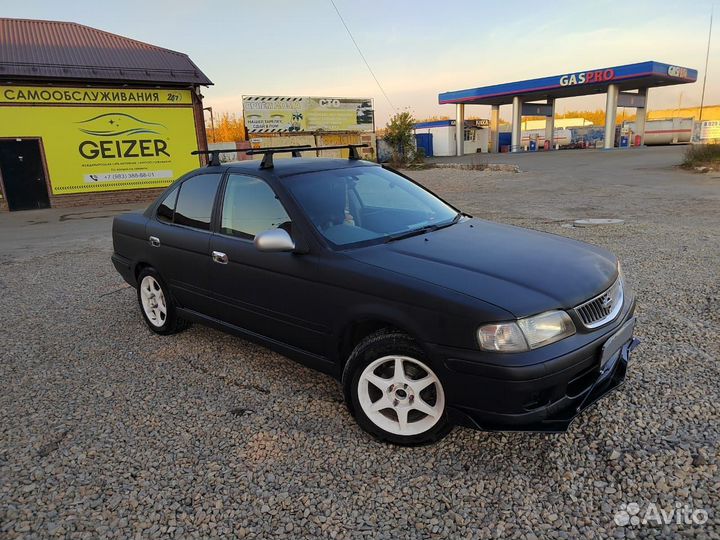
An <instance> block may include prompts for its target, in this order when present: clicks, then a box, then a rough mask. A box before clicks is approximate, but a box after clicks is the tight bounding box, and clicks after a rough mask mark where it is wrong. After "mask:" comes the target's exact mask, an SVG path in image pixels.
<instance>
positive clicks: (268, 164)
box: [245, 144, 370, 169]
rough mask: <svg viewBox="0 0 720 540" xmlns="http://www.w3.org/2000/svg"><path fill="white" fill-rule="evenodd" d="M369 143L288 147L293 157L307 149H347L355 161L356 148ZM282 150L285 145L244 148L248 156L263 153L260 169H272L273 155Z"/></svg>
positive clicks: (366, 146)
mask: <svg viewBox="0 0 720 540" xmlns="http://www.w3.org/2000/svg"><path fill="white" fill-rule="evenodd" d="M369 146H370V145H369V144H339V145H336V146H310V145H309V144H308V145H305V146H295V147H290V148H291V149H292V156H293V157H300V154H301V152H307V151H310V150H311V151H314V152H319V151H320V150H346V149H347V150H349V151H350V155H349V156H348V159H350V160H353V161H356V160H359V159H360V153H359V152H358V150H357V149H358V148H368V147H369ZM283 151H285V152H287V151H288V148H287V147H286V148H285V149H284V150H283V149H282V148H281V147H276V148H253V149H249V150H245V152H247V154H248V155H249V156H254V155H260V154H262V155H263V158H262V161H261V162H260V168H261V169H272V168H273V167H274V166H275V164H274V162H273V155H274V154H279V153H282V152H283Z"/></svg>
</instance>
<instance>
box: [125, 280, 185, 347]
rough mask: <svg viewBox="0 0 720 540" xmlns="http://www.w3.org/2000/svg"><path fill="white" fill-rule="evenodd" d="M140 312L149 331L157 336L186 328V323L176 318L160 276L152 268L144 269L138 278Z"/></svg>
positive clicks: (173, 305)
mask: <svg viewBox="0 0 720 540" xmlns="http://www.w3.org/2000/svg"><path fill="white" fill-rule="evenodd" d="M138 283H139V285H138V290H137V295H138V303H139V304H140V312H141V313H142V315H143V318H144V319H145V322H146V323H147V325H148V327H149V328H150V330H152V331H153V332H155V333H157V334H163V335H166V334H173V333H175V332H179V331H181V330H184V329H185V328H187V326H188V323H187V322H186V321H184V320H183V319H180V318H179V317H178V316H177V310H176V309H175V304H174V303H173V300H172V298H171V297H170V295H169V294H168V291H167V288H166V287H165V284H164V283H163V281H162V279H161V278H160V275H159V274H158V273H157V272H156V271H155V269H153V268H144V269H143V270H142V271H141V272H140V275H139V276H138Z"/></svg>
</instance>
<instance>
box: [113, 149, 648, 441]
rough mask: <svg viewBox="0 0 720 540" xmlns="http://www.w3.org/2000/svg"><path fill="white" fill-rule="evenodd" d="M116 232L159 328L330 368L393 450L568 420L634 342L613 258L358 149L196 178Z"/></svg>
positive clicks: (144, 307)
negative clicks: (239, 340)
mask: <svg viewBox="0 0 720 540" xmlns="http://www.w3.org/2000/svg"><path fill="white" fill-rule="evenodd" d="M303 151H305V150H303ZM354 157H356V156H354ZM268 158H269V159H268ZM214 162H215V163H218V162H217V161H216V160H214ZM113 243H114V254H113V256H112V261H113V263H114V265H115V268H117V270H118V271H119V272H120V274H121V275H122V276H123V278H124V279H125V280H126V281H127V282H128V283H130V284H131V285H132V286H133V287H135V288H137V297H138V301H139V304H140V312H141V313H142V316H143V318H144V319H145V322H146V323H147V325H148V326H149V327H150V329H151V330H153V331H154V332H156V333H158V334H172V333H173V332H177V331H179V330H182V329H184V328H185V327H186V326H187V324H189V323H190V322H198V323H203V324H206V325H210V326H213V327H216V328H220V329H223V330H226V331H229V332H233V333H235V334H238V335H240V336H242V337H244V338H246V339H249V340H253V341H256V342H259V343H262V344H264V345H266V346H268V347H270V348H272V349H274V350H277V351H279V352H281V353H282V354H284V355H287V356H289V357H291V358H293V359H296V360H299V361H301V362H303V363H305V364H306V365H308V366H311V367H312V368H315V369H318V370H321V371H323V372H325V373H328V374H330V375H332V376H334V377H336V378H337V379H339V380H340V381H341V383H342V386H343V389H344V393H345V399H346V402H347V405H348V407H349V409H350V411H351V413H352V414H353V415H354V416H355V418H356V419H357V422H358V424H359V425H360V426H361V427H362V428H363V429H365V430H366V431H368V432H369V433H371V434H373V435H374V436H376V437H378V438H379V439H382V440H385V441H389V442H393V443H397V444H421V443H428V442H432V441H436V440H438V439H440V438H442V437H443V436H444V435H446V434H447V433H448V432H449V431H450V429H451V428H452V426H453V425H457V424H459V425H464V426H468V427H472V428H476V429H482V430H503V431H543V432H557V431H564V430H566V429H567V428H568V426H569V425H570V423H571V422H572V420H573V419H574V418H575V417H576V416H577V415H578V414H579V413H580V412H581V411H582V410H584V409H586V408H587V407H589V406H590V405H591V404H593V403H594V402H595V401H597V400H598V399H599V398H601V397H602V396H604V395H606V394H607V393H608V392H609V391H611V390H612V389H614V388H616V387H617V386H618V385H619V384H621V383H622V381H623V379H624V378H625V372H626V368H627V364H628V361H629V356H630V352H631V351H632V349H633V348H634V347H635V346H636V345H637V343H638V341H637V340H636V339H635V338H634V337H633V330H634V326H635V318H634V316H633V312H634V309H635V299H634V296H633V294H632V293H631V291H630V289H629V288H628V285H627V283H626V281H625V278H624V277H623V274H622V271H621V268H620V264H619V262H618V260H617V258H616V257H615V256H614V255H612V254H611V253H609V252H608V251H606V250H604V249H602V248H599V247H595V246H592V245H588V244H584V243H581V242H577V241H574V240H571V239H568V238H564V237H560V236H555V235H552V234H546V233H542V232H536V231H532V230H527V229H521V228H517V227H512V226H508V225H501V224H497V223H492V222H489V221H485V220H482V219H478V218H473V217H471V216H469V215H467V214H464V213H462V212H461V211H459V210H458V209H456V208H454V207H453V206H451V205H450V204H448V203H447V202H445V201H443V200H442V199H440V198H439V197H437V196H436V195H434V194H432V193H431V192H429V191H428V190H427V189H425V188H423V187H422V186H420V185H419V184H417V183H415V182H414V181H413V180H412V179H410V178H408V177H406V176H404V175H402V174H400V173H398V172H395V171H393V170H391V169H389V168H386V167H383V166H379V165H377V164H375V163H370V162H366V161H362V160H359V159H352V158H351V159H324V158H302V157H295V158H292V159H276V160H274V161H273V159H272V153H270V152H268V153H267V154H266V156H265V159H264V160H263V162H262V165H259V162H258V161H245V162H240V163H230V164H224V165H219V164H215V165H211V166H209V167H205V168H201V169H198V170H195V171H192V172H191V173H189V174H187V175H185V176H184V177H182V178H181V179H180V180H178V181H177V182H175V183H174V184H173V185H171V186H170V187H169V188H168V189H167V190H166V191H165V193H163V195H161V196H160V198H159V199H158V200H157V201H156V202H155V203H153V204H152V205H150V207H149V208H148V209H147V210H146V211H145V212H144V213H142V214H125V215H122V216H119V217H117V218H115V221H114V223H113Z"/></svg>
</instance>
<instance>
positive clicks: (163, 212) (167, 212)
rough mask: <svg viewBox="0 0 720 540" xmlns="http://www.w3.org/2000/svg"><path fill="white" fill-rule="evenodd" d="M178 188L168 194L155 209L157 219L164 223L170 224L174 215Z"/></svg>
mask: <svg viewBox="0 0 720 540" xmlns="http://www.w3.org/2000/svg"><path fill="white" fill-rule="evenodd" d="M177 194H178V186H175V187H174V188H173V190H172V191H171V192H170V193H168V194H167V195H166V196H165V198H164V199H163V201H162V202H161V203H160V206H158V208H157V218H158V219H159V220H160V221H164V222H165V223H172V221H173V214H174V213H175V201H176V200H177Z"/></svg>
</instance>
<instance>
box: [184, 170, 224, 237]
mask: <svg viewBox="0 0 720 540" xmlns="http://www.w3.org/2000/svg"><path fill="white" fill-rule="evenodd" d="M220 178H221V175H219V174H199V175H197V176H193V177H192V178H189V179H187V180H185V181H184V182H183V183H182V185H181V186H180V193H178V196H177V203H176V205H175V215H174V220H173V221H174V223H175V224H176V225H185V226H187V227H194V228H196V229H202V230H209V229H210V220H211V218H212V210H213V204H214V203H215V194H216V193H217V188H218V185H219V184H220Z"/></svg>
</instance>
